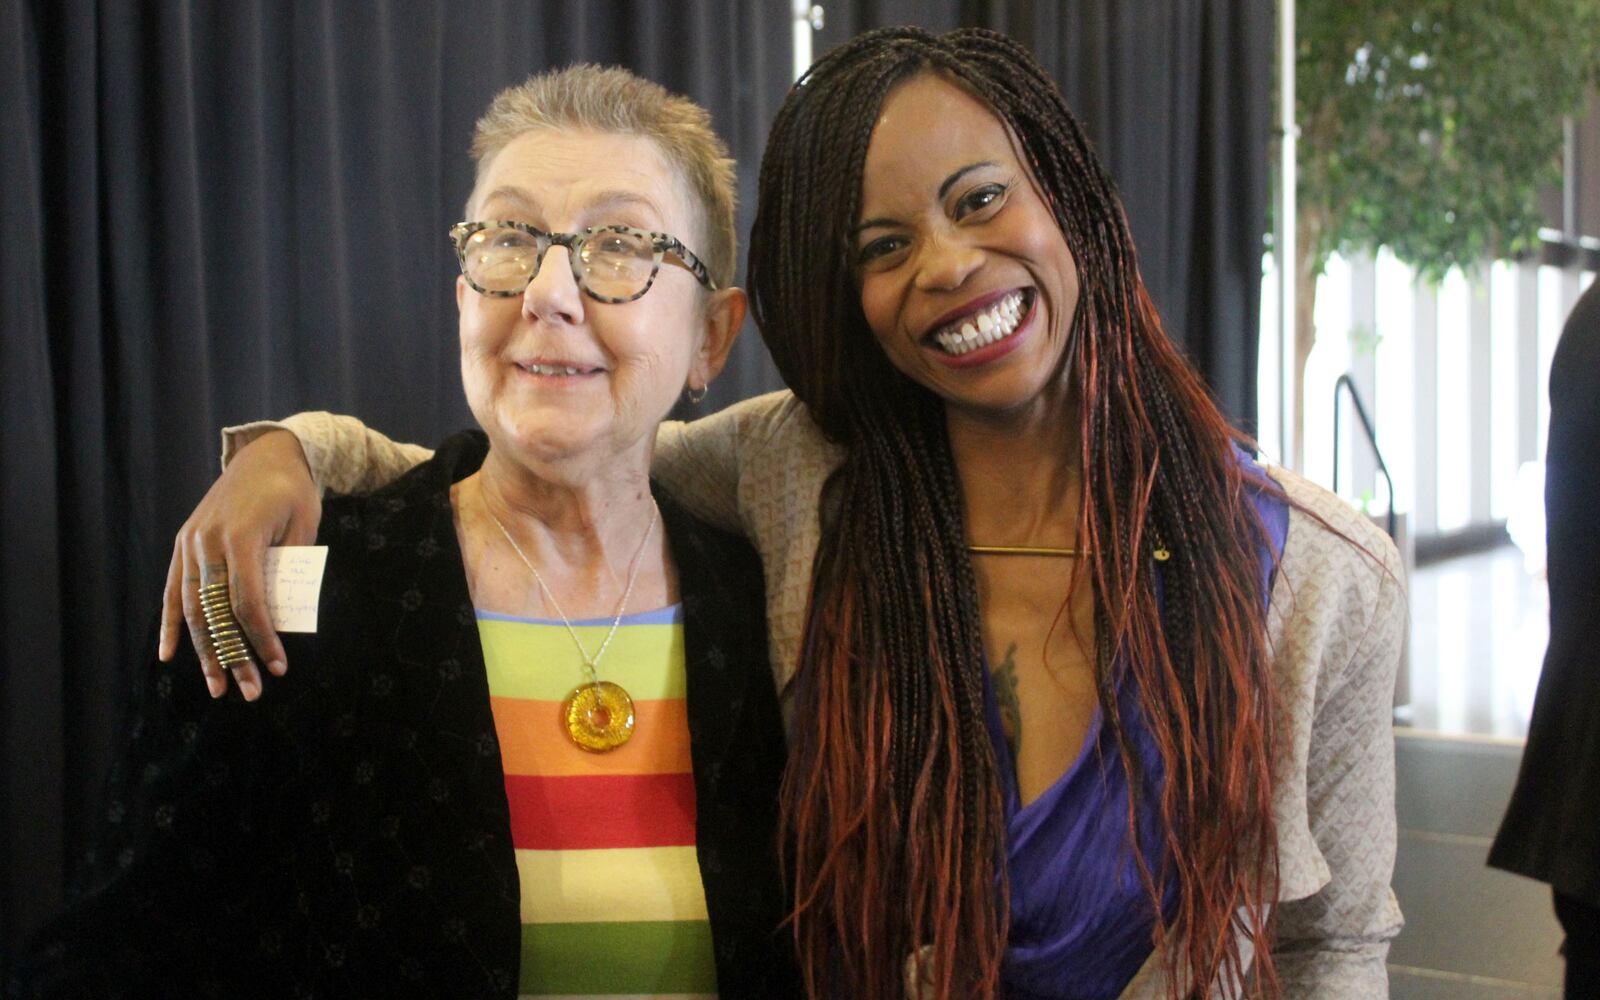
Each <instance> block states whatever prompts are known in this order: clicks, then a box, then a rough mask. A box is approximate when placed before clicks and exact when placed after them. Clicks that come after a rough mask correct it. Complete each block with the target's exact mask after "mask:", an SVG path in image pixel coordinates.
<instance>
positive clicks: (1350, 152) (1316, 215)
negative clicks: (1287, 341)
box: [1294, 0, 1600, 455]
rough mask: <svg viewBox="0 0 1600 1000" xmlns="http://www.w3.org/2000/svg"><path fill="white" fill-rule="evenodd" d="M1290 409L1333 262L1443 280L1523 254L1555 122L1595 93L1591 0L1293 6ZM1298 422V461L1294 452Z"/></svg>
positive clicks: (1548, 172)
mask: <svg viewBox="0 0 1600 1000" xmlns="http://www.w3.org/2000/svg"><path fill="white" fill-rule="evenodd" d="M1295 31H1296V39H1295V42H1296V46H1295V48H1296V52H1295V116H1296V119H1297V120H1298V123H1299V125H1300V144H1299V149H1298V161H1299V181H1298V191H1297V195H1298V197H1297V211H1296V215H1297V220H1296V234H1295V256H1296V260H1295V282H1296V285H1295V312H1296V315H1295V365H1294V374H1295V380H1294V381H1295V386H1294V391H1295V399H1296V400H1297V401H1300V403H1301V406H1300V407H1299V408H1297V409H1300V410H1303V405H1304V400H1305V392H1304V390H1305V362H1306V357H1307V355H1309V354H1310V352H1311V346H1312V343H1313V341H1314V340H1315V330H1314V327H1313V324H1312V317H1313V315H1314V309H1315V306H1316V279H1317V276H1318V275H1320V274H1321V273H1322V271H1323V268H1324V267H1325V265H1326V264H1327V261H1328V256H1329V255H1330V254H1331V253H1333V252H1335V251H1338V252H1341V253H1350V252H1355V251H1368V252H1374V251H1376V250H1377V248H1378V247H1380V246H1386V247H1388V248H1389V249H1390V250H1391V251H1392V252H1393V253H1394V254H1395V256H1396V257H1398V258H1399V259H1400V260H1402V261H1404V262H1406V263H1407V264H1410V265H1412V266H1413V267H1415V268H1417V269H1418V270H1419V271H1420V272H1421V273H1422V274H1423V275H1424V276H1427V277H1429V278H1432V279H1434V280H1437V279H1438V278H1440V277H1442V276H1443V275H1444V274H1445V272H1446V271H1448V270H1449V269H1450V268H1452V267H1455V266H1471V265H1475V264H1479V263H1481V262H1484V261H1487V260H1491V259H1495V258H1498V257H1504V256H1507V255H1512V254H1516V253H1519V252H1521V251H1524V250H1527V249H1530V248H1531V247H1533V246H1534V245H1535V243H1536V241H1537V232H1538V229H1539V225H1540V219H1539V213H1538V196H1539V192H1540V191H1541V190H1543V189H1545V188H1547V187H1549V186H1550V185H1552V184H1554V183H1556V182H1558V181H1559V179H1560V152H1561V146H1562V119H1563V118H1564V117H1565V116H1568V115H1573V114H1577V113H1578V112H1579V111H1580V110H1581V108H1582V106H1583V101H1584V95H1585V92H1586V90H1587V88H1588V86H1589V85H1590V84H1591V83H1592V82H1593V81H1595V80H1596V79H1600V0H1298V2H1297V4H1296V7H1295ZM1303 434H1304V427H1303V419H1302V417H1301V416H1300V415H1299V413H1298V412H1297V414H1296V417H1295V426H1294V449H1295V453H1296V454H1297V455H1298V454H1300V453H1301V449H1302V446H1303Z"/></svg>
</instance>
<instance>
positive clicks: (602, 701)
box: [483, 499, 661, 753]
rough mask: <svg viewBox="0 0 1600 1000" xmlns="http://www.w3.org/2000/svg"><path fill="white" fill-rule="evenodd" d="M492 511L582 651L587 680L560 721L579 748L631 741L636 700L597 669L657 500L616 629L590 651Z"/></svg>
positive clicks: (570, 698) (592, 749)
mask: <svg viewBox="0 0 1600 1000" xmlns="http://www.w3.org/2000/svg"><path fill="white" fill-rule="evenodd" d="M483 509H484V510H488V511H489V518H490V520H492V521H494V523H495V527H497V528H499V529H500V534H502V535H504V536H506V541H507V542H508V543H509V544H510V545H511V551H513V552H515V553H516V554H517V558H518V559H521V560H522V565H524V566H526V567H528V572H530V573H532V574H533V578H534V579H535V580H536V581H538V583H539V589H540V590H542V591H544V596H545V599H546V600H548V601H549V602H550V606H551V607H552V608H555V609H556V614H558V615H560V616H561V624H563V625H565V626H566V627H567V635H569V636H571V637H572V644H573V645H574V646H576V647H578V655H579V656H580V657H582V658H583V672H584V675H585V681H584V682H583V683H581V684H579V685H578V686H577V687H575V688H573V689H572V693H570V694H568V695H567V699H566V701H564V702H562V703H561V721H562V724H563V728H564V729H566V731H567V738H568V739H570V740H572V742H573V743H575V744H577V745H578V747H579V748H581V749H583V750H588V751H590V752H591V753H605V752H606V751H608V750H615V749H616V748H617V747H620V746H622V744H624V743H626V742H628V740H629V739H631V738H632V737H633V725H634V714H633V699H632V698H630V697H629V696H628V692H627V691H625V690H623V687H622V685H620V684H615V683H613V682H611V681H603V680H601V679H600V675H599V673H598V670H597V668H598V667H599V666H600V658H601V657H602V656H605V655H606V647H608V646H610V645H611V638H612V636H615V635H616V634H617V627H618V626H619V625H621V624H622V614H623V611H624V610H625V609H626V608H627V606H628V595H630V594H632V593H633V582H634V581H635V580H636V579H638V578H639V566H640V565H641V564H642V563H643V562H644V550H645V546H647V545H649V544H650V536H651V534H653V533H654V532H655V530H656V516H657V515H658V514H660V512H661V510H660V508H659V507H657V506H656V504H655V500H654V499H652V500H651V501H650V526H649V527H648V528H645V529H644V538H643V539H641V540H640V541H639V549H638V551H637V552H635V553H634V554H633V565H631V566H630V567H628V583H627V585H626V586H625V587H623V588H622V599H621V600H619V601H618V602H617V613H616V614H615V615H614V616H612V619H611V628H610V630H609V631H607V632H606V637H605V639H603V640H602V641H601V643H600V648H599V649H597V650H595V652H594V655H593V656H590V655H589V651H588V650H587V649H584V648H583V642H582V641H581V640H579V638H578V631H577V629H574V628H573V627H572V620H571V619H569V618H568V617H567V613H566V612H565V611H562V610H561V602H560V601H557V600H556V595H555V594H554V593H553V592H552V591H551V590H550V585H549V584H547V583H545V582H544V577H542V576H540V575H539V569H538V567H536V566H534V564H533V562H532V560H530V559H529V558H528V557H527V555H526V554H524V553H523V551H522V546H520V545H518V544H517V540H516V539H515V538H512V537H511V532H509V531H507V530H506V526H505V525H504V524H502V523H500V519H499V518H498V517H495V514H494V511H492V510H489V505H488V504H487V503H485V504H484V505H483Z"/></svg>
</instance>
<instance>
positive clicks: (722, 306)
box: [689, 288, 748, 390]
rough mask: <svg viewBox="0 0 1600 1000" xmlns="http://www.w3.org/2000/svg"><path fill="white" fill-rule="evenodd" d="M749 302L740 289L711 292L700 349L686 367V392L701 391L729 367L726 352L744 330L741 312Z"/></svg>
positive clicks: (742, 313) (707, 303)
mask: <svg viewBox="0 0 1600 1000" xmlns="http://www.w3.org/2000/svg"><path fill="white" fill-rule="evenodd" d="M747 302H748V299H747V298H746V297H745V294H744V289H742V288H724V289H722V290H721V291H718V292H712V293H711V296H710V298H709V299H708V300H707V302H706V309H705V325H704V327H703V328H702V330H701V334H702V336H701V338H700V346H699V348H698V349H697V350H696V351H695V355H694V360H693V361H692V362H691V363H690V365H689V388H690V389H691V390H693V389H703V388H705V387H706V386H708V385H710V384H711V380H712V379H714V378H716V377H717V376H718V375H720V374H721V373H722V368H723V366H724V365H726V364H727V363H728V352H729V351H731V350H733V342H734V341H735V340H737V339H738V337H739V329H740V328H741V327H742V326H744V312H745V306H746V304H747Z"/></svg>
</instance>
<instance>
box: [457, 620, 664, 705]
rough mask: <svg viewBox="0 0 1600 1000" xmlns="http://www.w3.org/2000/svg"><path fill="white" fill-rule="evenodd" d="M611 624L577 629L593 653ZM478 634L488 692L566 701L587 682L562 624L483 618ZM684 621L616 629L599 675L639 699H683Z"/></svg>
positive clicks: (513, 696) (582, 626)
mask: <svg viewBox="0 0 1600 1000" xmlns="http://www.w3.org/2000/svg"><path fill="white" fill-rule="evenodd" d="M608 630H609V626H604V625H579V626H576V627H575V628H574V629H573V631H575V632H577V633H578V639H579V641H580V642H582V643H583V648H584V649H587V650H588V651H589V652H590V653H593V652H595V651H596V650H597V649H599V648H600V643H602V642H603V641H605V637H606V632H607V631H608ZM478 636H479V638H480V639H481V640H482V642H483V662H484V665H485V666H486V667H487V668H488V672H489V691H490V693H491V694H494V695H495V696H497V697H501V698H526V699H530V700H533V701H565V700H566V697H567V695H568V694H569V693H571V691H572V689H573V688H574V687H576V686H577V685H578V683H579V682H580V681H582V680H583V660H582V659H581V658H580V657H579V656H578V650H577V648H576V647H574V646H573V644H572V637H571V636H569V635H567V630H566V627H565V626H563V625H545V624H535V623H532V622H506V621H496V620H494V619H487V618H480V619H479V620H478ZM683 662H684V661H683V626H682V625H624V626H623V627H622V628H619V629H617V634H616V635H615V636H614V637H613V638H612V640H611V645H610V646H609V647H608V648H607V649H606V655H605V657H604V658H603V659H602V660H601V661H600V665H599V668H598V673H599V674H600V679H601V680H603V681H611V682H613V683H615V684H620V685H622V687H623V689H624V690H626V691H627V692H628V694H629V695H630V696H631V697H633V698H634V699H635V700H640V699H650V700H653V699H662V698H682V697H684V694H685V688H684V680H683V678H684V667H683Z"/></svg>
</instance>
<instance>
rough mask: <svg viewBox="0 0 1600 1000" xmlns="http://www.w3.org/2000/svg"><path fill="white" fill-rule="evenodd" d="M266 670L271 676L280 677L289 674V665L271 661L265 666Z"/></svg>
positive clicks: (280, 661) (279, 661)
mask: <svg viewBox="0 0 1600 1000" xmlns="http://www.w3.org/2000/svg"><path fill="white" fill-rule="evenodd" d="M267 669H268V670H269V671H271V672H272V676H274V677H282V676H283V675H284V674H286V673H288V672H289V665H288V664H287V663H285V662H283V661H282V660H273V661H272V662H271V663H268V664H267Z"/></svg>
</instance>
